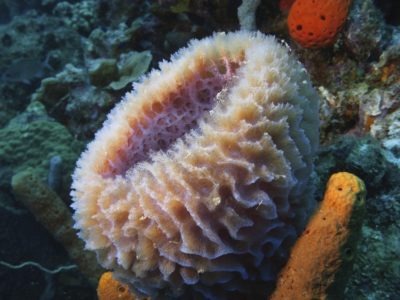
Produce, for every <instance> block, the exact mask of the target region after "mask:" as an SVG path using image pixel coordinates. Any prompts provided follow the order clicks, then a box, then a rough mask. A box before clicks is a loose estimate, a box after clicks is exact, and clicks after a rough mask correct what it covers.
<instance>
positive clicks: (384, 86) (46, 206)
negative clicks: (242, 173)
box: [0, 0, 400, 300]
mask: <svg viewBox="0 0 400 300" xmlns="http://www.w3.org/2000/svg"><path fill="white" fill-rule="evenodd" d="M297 1H299V2H300V1H301V0H297ZM321 1H322V0H321ZM250 2H252V1H250ZM255 2H257V1H255ZM258 2H259V3H258V4H257V5H256V6H255V7H254V11H253V13H254V15H251V12H249V14H250V16H249V18H250V19H251V18H253V19H252V20H253V21H254V24H253V26H255V28H250V29H255V30H259V31H261V32H262V33H265V34H272V35H275V36H276V37H277V38H278V39H280V40H282V41H283V42H284V43H286V44H288V45H289V46H290V48H291V49H292V50H291V51H292V52H293V53H295V55H296V56H297V57H298V58H299V60H300V61H301V62H302V63H303V64H304V66H305V68H306V69H307V70H308V72H309V73H310V75H311V79H312V82H313V85H314V86H315V88H316V89H317V90H318V92H319V94H320V97H321V102H320V120H321V122H320V148H319V151H318V155H317V158H316V161H315V176H314V181H315V186H316V192H315V197H316V199H319V200H320V199H322V196H323V193H324V190H325V185H326V182H327V180H328V178H329V176H330V175H331V174H332V173H334V172H338V171H348V172H351V173H353V174H355V175H357V176H358V177H360V178H361V179H362V180H363V181H364V182H365V184H366V190H367V198H366V211H367V213H366V215H365V219H364V222H363V226H362V229H361V236H360V240H359V243H358V247H357V251H356V253H354V266H353V270H352V272H351V274H350V276H349V280H348V282H347V284H346V286H345V299H399V297H400V4H399V3H400V2H398V1H396V0H392V1H384V0H375V1H373V0H354V1H352V3H351V4H350V7H349V10H348V12H347V14H346V16H345V23H344V24H343V25H341V26H338V32H337V34H335V36H334V39H332V41H329V43H328V44H323V45H319V44H318V43H317V42H315V43H314V42H311V43H307V42H304V41H301V40H298V39H296V36H295V35H294V34H290V32H289V29H288V25H287V18H288V14H289V11H290V5H291V4H292V3H293V2H294V1H278V0H262V1H258ZM241 4H242V1H233V0H232V1H229V0H215V1H211V0H209V1H194V0H159V1H128V0H115V1H102V0H86V1H54V0H32V1H22V0H21V1H10V0H0V70H1V73H0V74H1V79H0V222H1V224H0V300H3V299H4V300H14V299H15V300H18V299H27V298H30V299H41V300H44V299H97V296H96V284H97V283H96V280H94V278H93V277H91V276H90V275H88V274H91V275H93V274H100V273H102V272H104V270H102V269H101V268H100V267H99V266H98V265H97V263H96V260H95V257H94V254H91V253H86V252H85V253H84V252H83V242H81V241H80V240H79V239H77V238H76V236H75V232H74V230H73V229H72V219H71V214H72V211H71V210H70V209H69V206H70V204H71V197H70V186H71V174H72V172H73V170H74V168H75V163H76V160H77V159H78V157H79V156H80V153H81V152H82V151H83V150H84V149H85V146H86V144H87V143H88V142H90V141H91V140H92V139H93V138H94V134H95V132H96V131H97V130H98V129H99V128H100V127H101V125H102V123H103V122H104V120H105V118H106V115H107V113H108V112H109V111H110V110H111V109H112V108H113V107H114V105H115V104H116V103H118V102H119V101H120V99H121V97H122V96H123V95H124V94H125V93H126V92H128V91H130V90H132V83H133V82H136V81H138V80H139V78H140V77H141V76H142V75H144V74H145V73H146V72H148V71H149V70H151V69H153V68H157V66H158V64H159V62H160V61H162V60H164V59H165V60H166V59H169V57H170V56H171V54H173V53H174V52H176V51H177V50H178V49H179V48H181V47H183V46H185V45H187V43H188V41H189V40H191V39H193V38H203V37H206V36H210V35H211V34H212V33H213V32H217V31H236V30H239V29H240V28H241V26H242V29H243V27H244V26H245V25H244V24H243V22H241V20H242V19H241V18H242V17H238V7H239V6H240V5H241ZM334 13H335V12H332V11H326V14H327V15H329V14H334ZM304 18H305V17H304ZM310 24H313V23H310ZM248 29H249V28H248ZM298 29H300V28H298ZM315 35H316V34H315ZM315 35H314V37H315ZM310 36H311V35H310ZM78 266H79V267H78Z"/></svg>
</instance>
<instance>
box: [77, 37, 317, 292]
mask: <svg viewBox="0 0 400 300" xmlns="http://www.w3.org/2000/svg"><path fill="white" fill-rule="evenodd" d="M318 123H319V120H318V96H317V94H316V92H315V90H314V89H313V88H312V86H311V83H310V80H309V77H308V75H307V73H306V71H305V70H304V68H303V67H302V65H301V64H300V63H299V62H297V60H296V59H295V58H293V57H292V56H291V55H290V54H289V52H288V49H286V47H285V46H282V45H280V44H279V43H278V42H277V41H276V40H275V39H274V38H273V37H268V36H265V35H263V34H261V33H249V32H236V33H228V34H223V33H219V34H215V35H214V36H212V37H210V38H205V39H203V40H194V41H192V42H191V43H190V45H189V46H188V47H187V48H185V49H182V50H180V51H179V52H178V53H176V54H175V55H173V57H172V59H171V62H163V63H161V64H160V71H153V72H151V73H150V74H149V75H148V76H147V77H146V78H144V79H143V80H142V82H141V83H140V84H137V85H135V86H134V91H133V92H132V93H128V94H127V95H126V96H125V98H124V99H123V101H122V102H121V103H120V104H119V105H117V106H116V108H115V109H114V110H113V111H112V112H111V113H110V115H109V116H108V120H107V121H106V122H105V123H104V126H103V128H102V129H101V130H100V131H99V132H98V133H97V134H96V138H95V140H94V141H93V142H92V143H90V144H89V146H88V149H87V150H86V151H85V152H84V153H83V154H82V156H81V158H80V159H79V161H78V164H77V168H76V170H75V173H74V176H73V185H72V188H73V190H72V197H73V201H74V203H73V208H74V210H75V215H74V219H75V222H76V225H75V227H76V228H77V229H78V230H79V236H80V237H81V238H82V239H83V240H84V241H85V242H86V246H87V248H89V249H91V250H95V251H96V252H97V254H98V260H99V261H100V263H101V264H102V265H103V266H104V267H105V268H108V269H112V270H114V274H116V275H117V276H118V277H119V279H120V280H122V281H123V282H126V283H127V284H128V285H129V286H130V287H131V289H132V290H133V291H134V292H136V293H137V294H139V295H150V296H152V297H153V298H154V299H156V298H161V299H167V298H174V297H175V298H182V299H198V298H207V299H208V298H215V299H225V298H226V299H241V297H251V298H248V299H257V298H258V297H260V298H263V297H265V296H266V295H268V293H269V292H270V289H271V288H272V286H273V283H274V281H275V279H276V276H277V274H278V271H279V269H280V267H281V266H282V264H283V263H284V262H285V259H286V257H287V253H288V250H289V247H290V245H291V244H292V243H293V241H294V240H295V238H296V237H297V234H298V233H299V232H300V231H301V229H302V228H303V226H304V224H305V222H306V220H307V218H308V216H309V214H310V212H311V209H312V207H313V204H314V200H313V197H312V196H311V195H310V194H311V193H310V190H311V188H310V186H311V184H310V180H309V177H310V173H311V172H312V161H313V156H314V154H315V150H316V147H317V145H318ZM196 297H198V298H196Z"/></svg>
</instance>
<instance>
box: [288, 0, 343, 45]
mask: <svg viewBox="0 0 400 300" xmlns="http://www.w3.org/2000/svg"><path fill="white" fill-rule="evenodd" d="M350 4H351V0H326V1H314V0H296V1H295V2H294V3H293V5H292V6H291V8H290V11H289V16H288V21H287V22H288V27H289V33H290V35H291V37H292V38H293V39H294V40H296V42H297V43H299V44H300V45H301V46H303V47H306V48H320V47H325V46H330V45H332V44H333V43H334V42H335V39H336V36H337V34H338V32H339V31H340V29H341V28H342V26H343V24H344V22H345V21H346V18H347V14H348V11H349V6H350Z"/></svg>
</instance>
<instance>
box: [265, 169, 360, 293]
mask: <svg viewBox="0 0 400 300" xmlns="http://www.w3.org/2000/svg"><path fill="white" fill-rule="evenodd" d="M365 193H366V191H365V186H364V183H363V181H362V180H360V179H359V178H358V177H356V176H354V175H352V174H350V173H346V172H341V173H336V174H334V175H332V176H331V178H330V179H329V182H328V185H327V189H326V191H325V196H324V199H323V201H322V203H321V207H320V208H319V210H318V211H317V212H316V213H315V214H314V216H313V217H312V219H311V220H310V222H309V223H308V225H307V227H306V229H305V231H304V232H303V234H302V236H301V237H300V238H299V239H298V240H297V242H296V244H295V245H294V247H293V249H292V251H291V254H290V258H289V261H288V263H287V264H286V266H285V267H284V269H283V270H282V272H281V274H280V276H279V279H278V283H277V287H276V290H275V292H274V294H273V295H272V297H271V300H280V299H292V300H302V299H343V292H344V283H345V281H346V279H347V277H348V273H349V271H350V270H351V266H352V262H353V257H354V256H353V254H354V251H355V248H356V242H357V240H358V238H359V236H360V229H361V223H362V222H361V221H362V219H363V215H364V210H365V205H364V204H365Z"/></svg>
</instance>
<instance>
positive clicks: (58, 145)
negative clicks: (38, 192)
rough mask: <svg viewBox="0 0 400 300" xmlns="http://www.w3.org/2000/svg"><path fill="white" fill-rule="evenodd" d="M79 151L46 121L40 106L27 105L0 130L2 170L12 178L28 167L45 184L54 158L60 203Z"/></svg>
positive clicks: (58, 127) (57, 126) (59, 128)
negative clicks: (58, 174) (56, 159)
mask: <svg viewBox="0 0 400 300" xmlns="http://www.w3.org/2000/svg"><path fill="white" fill-rule="evenodd" d="M81 149H82V146H81V144H80V143H79V142H77V141H76V140H74V139H73V137H72V136H71V135H70V133H69V132H68V130H67V129H66V128H65V127H64V126H62V125H61V124H59V123H57V122H55V121H54V120H52V119H51V118H49V117H48V115H47V114H46V111H45V110H44V107H43V105H42V104H41V103H40V102H33V103H31V104H30V105H29V106H28V107H27V109H26V110H25V112H24V113H22V114H20V115H19V116H17V117H15V118H14V119H12V120H10V122H9V123H8V125H7V126H5V127H4V128H2V129H0V161H1V162H2V168H5V169H10V170H12V172H13V173H14V174H15V173H18V172H19V171H21V170H24V169H26V168H28V167H31V168H34V169H35V172H36V174H37V176H38V177H39V178H40V179H41V180H42V181H43V182H47V181H48V176H49V168H50V161H51V159H52V157H54V156H56V155H57V156H59V157H60V158H61V159H62V168H63V175H62V176H61V177H60V178H59V180H60V181H61V182H60V185H61V189H60V190H59V191H58V192H59V193H60V195H61V196H62V197H63V199H67V198H68V196H67V195H68V194H69V190H68V186H69V185H70V182H71V178H70V175H69V174H70V173H71V170H72V166H73V164H74V162H75V160H76V159H77V156H78V154H79V152H80V151H81ZM7 174H9V173H6V174H5V175H7ZM0 180H1V179H0ZM8 180H9V178H8Z"/></svg>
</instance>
